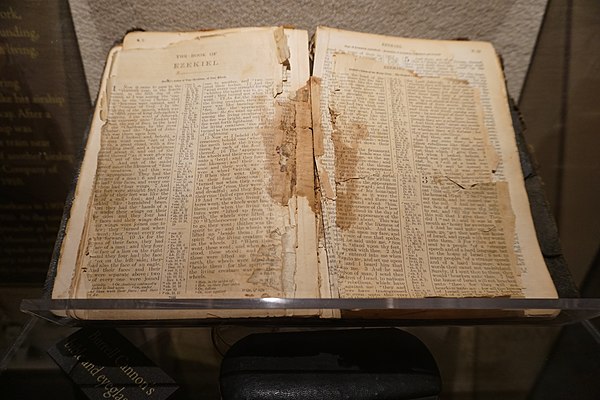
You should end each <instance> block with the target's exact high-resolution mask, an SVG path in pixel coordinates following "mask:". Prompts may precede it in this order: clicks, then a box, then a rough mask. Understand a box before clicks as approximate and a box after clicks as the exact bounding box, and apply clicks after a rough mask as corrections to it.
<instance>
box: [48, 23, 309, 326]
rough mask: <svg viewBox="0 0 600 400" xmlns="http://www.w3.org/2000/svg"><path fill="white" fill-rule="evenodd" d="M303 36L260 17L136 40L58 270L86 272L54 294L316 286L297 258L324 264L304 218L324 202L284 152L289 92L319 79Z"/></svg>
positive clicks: (119, 73)
mask: <svg viewBox="0 0 600 400" xmlns="http://www.w3.org/2000/svg"><path fill="white" fill-rule="evenodd" d="M306 36H307V35H306V32H303V31H293V30H291V31H287V32H286V34H284V31H283V29H281V28H251V29H239V30H227V31H215V32H211V33H200V34H198V33H189V34H148V35H145V34H143V33H135V34H132V35H130V36H128V37H127V38H126V39H125V41H124V47H123V49H117V50H115V51H114V56H113V59H112V63H111V64H109V65H110V66H109V68H108V70H109V72H107V74H106V75H105V80H104V83H103V88H105V90H104V91H103V92H101V95H100V98H99V102H98V109H97V111H96V112H97V114H96V117H97V119H95V122H94V123H95V125H94V128H93V129H92V131H91V133H90V141H89V143H88V149H89V148H90V147H93V149H91V150H90V149H89V150H90V152H89V157H88V156H86V160H87V159H88V158H91V160H89V161H88V163H87V164H85V166H87V167H86V168H87V169H86V170H84V171H82V176H83V175H84V174H86V175H87V174H91V175H94V174H95V181H94V187H93V188H91V187H89V186H90V185H88V186H86V188H85V190H86V193H85V194H83V195H82V196H81V197H82V198H84V199H87V201H88V202H89V205H88V207H87V208H88V209H89V210H90V211H89V213H88V214H87V216H85V215H84V211H83V207H79V208H77V210H76V211H77V214H76V215H74V214H72V216H71V220H70V226H69V227H68V229H67V237H68V240H66V241H65V243H71V242H73V243H75V242H77V241H78V237H77V235H81V230H82V229H83V236H79V238H81V241H80V244H79V247H78V248H77V249H75V248H74V246H73V245H70V246H68V248H66V247H63V252H62V256H61V261H60V266H59V276H60V280H59V281H60V282H68V281H69V277H68V275H64V274H62V273H61V271H73V270H75V269H77V270H78V273H77V274H76V279H75V280H74V281H73V283H72V284H71V285H70V287H69V289H68V290H65V289H66V288H65V285H64V283H63V284H61V285H60V286H56V287H55V290H54V293H53V296H54V297H56V298H65V297H83V298H85V297H87V298H111V297H119V298H144V297H146V298H188V297H200V298H206V297H216V298H230V297H238V298H243V297H249V298H250V297H317V296H318V291H317V289H316V283H315V282H314V276H315V275H314V274H315V272H314V271H310V270H302V271H300V270H299V269H298V267H299V266H306V265H313V267H312V268H314V269H315V270H316V263H312V259H311V257H313V256H312V254H316V249H314V248H313V249H311V248H310V247H311V245H312V244H311V243H312V242H313V241H314V239H311V240H312V241H311V240H309V239H308V232H309V231H310V229H311V228H310V226H304V225H302V226H301V227H300V225H301V224H304V223H309V224H310V223H312V225H313V228H312V229H313V231H314V230H315V229H316V228H315V227H314V213H313V214H312V215H313V217H312V218H311V217H310V215H308V216H307V215H306V213H309V214H310V213H311V212H312V207H314V205H312V204H309V201H308V200H307V199H306V198H301V197H298V198H297V197H296V193H295V187H294V183H295V182H294V181H293V180H292V176H293V175H295V174H296V171H295V169H293V170H292V168H295V167H296V165H295V163H292V162H290V163H289V166H288V165H286V162H287V161H288V160H287V159H285V157H284V155H282V153H281V149H282V147H283V144H284V143H283V142H282V141H281V140H283V138H284V137H285V126H284V123H283V122H282V121H284V120H286V118H287V119H290V118H292V119H293V118H295V113H294V112H293V111H294V110H293V109H294V107H295V103H294V102H293V101H292V99H293V98H295V97H296V91H297V90H298V89H300V88H301V87H302V86H303V85H304V84H305V83H306V81H307V79H308V51H307V49H306V46H307V37H306ZM288 39H289V40H288ZM140 43H141V44H140ZM301 43H303V46H302V45H301ZM142 44H143V45H142ZM290 110H291V111H290ZM98 120H100V121H102V122H104V125H103V126H102V127H101V128H100V127H99V125H101V124H102V122H100V121H98ZM294 140H295V137H294ZM90 143H91V144H90ZM85 162H86V161H84V163H85ZM273 162H276V163H278V164H279V165H278V169H277V170H274V169H273V168H272V167H273ZM88 164H89V165H88ZM288 167H289V170H286V168H288ZM310 169H311V170H312V160H311V165H310ZM277 172H280V173H277ZM78 190H79V188H78ZM82 202H85V201H82ZM307 210H308V211H307ZM309 211H310V212H309ZM82 220H85V221H87V224H86V225H85V228H81V227H79V229H77V230H75V229H72V228H71V226H75V225H78V226H79V225H81V221H82ZM298 232H300V233H301V234H300V235H298ZM70 235H71V236H70ZM298 249H299V250H300V251H298ZM308 254H311V255H310V256H309V255H308ZM313 258H316V256H315V257H313ZM305 274H312V276H313V282H312V283H311V284H309V282H308V279H306V277H305ZM296 279H297V282H296ZM192 314H193V313H192ZM266 314H267V313H260V312H259V313H255V314H254V315H266ZM161 315H162V314H161ZM163 316H164V315H163ZM180 316H181V315H180ZM128 317H132V315H128ZM170 317H172V315H170Z"/></svg>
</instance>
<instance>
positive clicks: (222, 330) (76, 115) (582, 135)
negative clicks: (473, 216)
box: [0, 0, 600, 399]
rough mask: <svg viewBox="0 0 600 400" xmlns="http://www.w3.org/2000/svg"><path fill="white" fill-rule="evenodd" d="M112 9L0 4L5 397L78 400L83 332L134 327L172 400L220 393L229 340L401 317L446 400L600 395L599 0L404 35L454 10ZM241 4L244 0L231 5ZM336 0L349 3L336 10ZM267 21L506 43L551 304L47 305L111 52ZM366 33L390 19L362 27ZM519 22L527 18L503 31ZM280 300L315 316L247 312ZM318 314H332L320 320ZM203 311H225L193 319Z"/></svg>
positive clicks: (500, 12)
mask: <svg viewBox="0 0 600 400" xmlns="http://www.w3.org/2000/svg"><path fill="white" fill-rule="evenodd" d="M112 3H114V2H111V1H104V2H101V4H98V5H96V4H92V2H89V1H81V2H79V1H66V0H65V1H57V2H51V3H46V2H43V1H35V0H30V1H26V2H18V1H8V2H7V3H6V4H3V5H2V6H0V40H1V43H0V45H1V46H0V49H2V52H0V61H1V64H0V67H1V68H2V71H3V74H2V77H0V164H1V166H0V235H1V238H2V240H1V242H2V243H1V244H0V247H2V252H1V253H0V254H1V257H2V258H1V259H0V276H1V278H0V284H1V285H2V286H1V287H0V307H1V314H0V321H1V322H2V323H1V325H0V326H1V327H2V330H1V331H2V338H1V339H2V341H1V343H2V344H1V346H0V350H1V351H2V360H1V361H0V385H1V386H2V388H3V398H11V399H12V398H30V397H31V398H33V397H42V396H49V397H53V395H54V396H56V394H58V393H60V395H61V397H62V398H84V395H83V394H82V392H81V390H80V388H78V387H77V386H76V385H75V384H74V383H73V382H72V381H71V380H70V378H69V377H68V376H67V374H65V373H64V372H63V371H61V369H60V368H59V366H58V365H57V364H56V363H55V362H54V361H53V360H52V358H51V357H50V356H49V355H48V354H47V351H48V349H50V348H51V347H52V346H54V345H55V344H56V343H57V342H59V341H61V340H63V339H65V338H67V337H68V336H69V335H71V334H73V333H75V332H77V330H78V329H80V328H84V329H109V330H115V331H117V332H119V333H120V334H121V335H123V336H124V337H125V338H126V339H127V340H128V341H130V342H131V343H132V344H133V345H134V346H135V347H137V348H138V349H139V350H140V351H141V352H142V353H143V354H144V355H145V356H147V357H148V358H149V359H150V360H151V361H152V362H153V363H154V364H156V365H157V366H158V367H159V368H160V369H162V370H163V371H164V372H165V373H166V374H167V375H169V376H170V377H171V378H172V379H173V380H174V381H175V382H176V384H177V385H178V386H179V389H178V390H177V391H176V392H175V393H174V394H173V396H172V397H171V398H182V399H183V398H198V397H201V398H211V399H218V398H220V396H221V394H220V389H219V371H220V367H221V363H222V360H223V358H224V356H225V354H226V352H227V350H228V349H229V348H231V347H232V346H233V345H234V344H235V343H237V342H239V341H240V340H241V339H243V338H245V337H248V335H250V334H253V333H277V332H314V331H323V330H347V329H351V330H360V329H376V328H381V327H399V328H400V329H402V330H404V331H406V332H409V333H411V334H412V335H414V336H415V337H417V338H418V339H420V340H421V341H422V342H423V343H424V344H425V345H426V346H427V348H428V349H429V351H430V352H431V354H432V355H433V357H434V359H435V361H436V362H437V365H438V368H439V372H440V376H441V382H442V391H441V393H440V396H439V398H443V399H474V398H479V397H482V398H494V399H501V398H511V399H518V398H532V399H537V398H543V399H549V398H557V399H558V398H573V399H593V398H598V395H599V394H600V384H599V383H598V379H597V376H598V373H599V372H600V363H599V360H600V358H599V357H598V355H599V351H600V330H599V329H600V325H599V321H600V318H598V317H600V256H599V255H598V253H597V252H598V243H599V241H598V239H599V238H600V231H599V230H598V226H600V224H598V222H600V221H598V219H599V218H600V214H599V213H598V212H597V210H596V204H597V202H596V200H597V199H598V196H599V195H600V194H599V193H597V192H598V187H600V186H599V185H597V184H595V183H596V182H598V161H597V157H596V155H595V154H593V156H592V155H591V154H590V152H592V153H593V152H595V149H597V146H594V145H591V144H590V143H591V142H589V141H590V140H595V141H596V142H597V140H598V139H597V138H595V137H594V138H592V137H591V136H593V135H590V134H589V132H591V131H595V128H596V127H597V126H598V124H599V123H600V120H598V113H597V111H596V110H597V109H598V108H597V107H600V104H598V99H597V96H596V93H597V92H598V90H600V84H599V80H598V78H597V76H596V74H595V71H594V70H593V68H589V65H597V62H598V59H600V54H599V53H598V51H596V50H595V48H594V49H592V48H591V47H590V46H588V45H587V43H588V42H589V41H590V40H593V38H595V37H597V36H598V34H599V32H598V30H599V28H598V27H600V20H598V17H597V16H598V15H600V13H598V12H597V11H600V10H599V9H598V8H599V7H598V5H597V4H595V3H594V2H592V1H582V2H578V3H575V2H565V3H562V2H558V1H554V0H550V1H548V2H547V3H546V2H544V1H542V2H536V3H535V4H529V5H526V4H525V3H526V2H524V1H520V0H517V1H514V2H511V4H510V5H494V2H488V3H486V4H487V6H486V7H488V8H489V10H486V11H485V12H481V11H482V10H480V9H479V8H478V7H476V6H475V2H466V3H465V5H461V6H458V5H456V6H455V8H452V7H450V9H449V10H448V17H447V19H444V21H445V22H446V23H445V24H442V26H441V27H440V26H437V27H435V26H434V25H436V24H431V23H424V24H419V23H416V22H414V21H413V22H410V23H407V26H410V27H412V28H414V30H413V31H408V29H409V28H401V27H398V25H399V24H400V23H399V22H398V21H396V20H395V19H394V21H390V20H389V18H387V17H386V15H392V14H393V13H391V14H390V11H393V12H394V13H398V15H402V16H403V17H406V18H408V20H411V18H412V19H413V20H415V18H416V17H418V16H419V15H420V14H421V13H425V14H426V15H432V17H431V18H432V21H433V20H435V19H436V18H439V11H440V10H442V9H445V7H449V6H447V5H446V6H443V5H438V6H431V7H430V9H424V8H423V7H422V6H417V5H415V4H409V3H410V2H403V3H406V4H403V6H404V7H405V10H404V11H403V12H401V11H400V9H399V8H398V7H399V6H397V5H394V4H392V2H389V3H388V2H386V3H385V5H384V4H378V5H377V6H373V7H374V9H373V10H372V11H371V12H370V13H364V14H365V16H364V17H363V18H359V17H358V15H359V14H361V12H358V11H360V9H361V7H364V5H360V4H354V3H353V4H352V7H350V6H345V5H344V6H342V3H343V2H332V5H325V4H323V3H318V4H316V3H315V4H312V5H310V7H309V8H307V6H305V5H291V4H288V6H289V7H290V9H294V12H297V13H298V14H297V15H296V14H291V13H289V12H283V11H281V10H282V8H283V7H281V5H280V4H279V3H278V2H271V3H273V4H271V5H272V6H273V10H279V11H272V10H271V11H272V12H269V13H263V11H265V10H266V8H265V7H268V6H269V4H265V5H263V6H253V7H251V6H245V7H248V10H245V11H243V12H240V13H239V14H240V15H242V16H244V15H245V16H247V17H248V18H249V19H247V18H242V17H241V16H240V15H238V13H233V12H232V11H231V10H226V9H224V8H223V9H221V8H219V7H220V6H219V7H217V6H215V5H208V4H204V5H203V7H200V8H202V9H203V10H207V9H208V8H209V7H217V8H216V9H215V10H214V11H215V12H214V13H212V14H211V13H205V12H201V11H202V10H200V11H199V10H198V5H196V4H193V5H192V4H188V3H193V2H182V3H181V4H179V5H174V4H171V5H170V6H166V5H159V4H158V2H152V1H150V2H148V3H150V4H152V7H148V8H147V9H142V8H140V7H141V6H140V5H132V6H131V10H120V11H115V10H116V9H117V8H119V7H117V6H116V5H115V4H112ZM230 3H235V2H226V5H229V6H231V4H230ZM267 3H268V2H267ZM368 3H369V2H368ZM471 3H472V4H471ZM236 4H237V3H236ZM186 7H187V10H186ZM261 7H262V8H261ZM317 7H322V8H323V10H321V11H322V12H320V13H319V14H325V11H327V12H329V11H331V12H332V14H331V16H327V17H323V21H321V20H319V21H316V20H315V21H313V20H314V18H312V17H311V15H313V14H314V12H315V8H317ZM336 7H338V8H342V9H343V11H340V12H339V13H338V15H337V17H336V16H335V11H336V10H335V8H336ZM230 8H231V7H230ZM233 8H236V7H233ZM242 8H244V7H242ZM523 8H525V9H527V11H528V12H527V13H525V12H522V11H523ZM190 9H192V10H193V11H191V12H190V11H189V10H190ZM385 10H387V11H385ZM165 13H166V14H168V15H169V18H170V19H169V18H168V19H166V20H160V21H159V20H158V19H157V18H158V17H157V16H158V15H162V14H165ZM257 13H258V14H260V15H262V14H273V15H276V16H277V18H278V19H277V20H276V21H274V20H270V19H267V18H263V17H258V16H257V15H258V14H257ZM403 13H404V14H403ZM478 13H479V15H480V17H481V18H480V19H481V20H480V21H479V23H475V22H473V23H468V22H467V21H468V20H469V19H471V20H475V19H474V18H468V16H473V15H475V14H478ZM200 14H203V15H204V14H210V15H205V16H202V15H200ZM483 14H486V15H485V16H484V15H483ZM291 15H296V16H295V17H291ZM393 15H396V14H393ZM250 17H251V18H250ZM282 18H283V19H282ZM286 18H287V19H286ZM171 19H172V21H171ZM288 20H289V21H288ZM313 22H314V23H313ZM542 22H543V23H542ZM274 23H277V24H278V23H284V24H286V25H287V24H289V23H294V24H296V25H297V26H299V27H301V28H307V29H309V30H311V29H312V30H313V31H314V28H315V26H316V25H317V24H329V25H333V26H341V27H345V28H348V29H356V30H370V31H377V33H382V34H387V35H398V36H423V37H428V38H449V39H453V38H456V37H469V38H470V39H482V40H492V41H494V43H495V44H498V47H499V48H498V50H499V51H500V52H501V53H503V57H504V60H505V63H504V64H505V65H504V67H505V72H506V75H507V80H508V82H507V85H508V88H509V90H510V91H511V92H512V93H513V96H514V97H515V101H516V105H515V104H512V106H513V109H512V112H513V115H512V117H513V124H514V125H515V130H516V132H517V144H518V147H519V152H520V158H521V165H522V168H523V175H524V176H525V177H526V181H525V182H526V188H527V191H528V194H529V199H530V201H531V206H532V215H533V219H534V222H535V224H536V230H537V233H538V238H539V241H540V245H541V248H542V253H543V254H544V256H545V261H546V264H547V265H548V269H549V272H550V275H551V276H552V279H553V281H554V284H555V286H556V289H557V292H558V295H559V296H558V298H528V299H517V298H504V297H497V298H420V299H403V298H344V299H314V298H295V299H291V298H279V297H264V298H245V299H243V298H225V297H224V298H198V299H135V298H131V299H71V300H66V299H62V300H57V299H51V298H50V295H49V293H50V292H51V288H52V284H53V281H52V279H50V280H49V281H48V282H46V283H45V284H44V276H45V275H46V271H47V269H48V265H50V266H51V271H52V268H56V259H54V260H52V257H51V255H52V251H53V246H54V243H55V242H54V239H55V237H56V234H57V232H59V231H60V229H64V225H63V227H62V228H61V226H60V219H61V218H62V212H63V206H64V202H65V201H64V199H65V198H67V195H68V191H69V190H71V188H72V180H73V177H74V175H76V172H75V169H76V165H77V160H78V159H79V158H80V154H79V152H80V147H81V141H82V139H84V138H85V136H86V134H85V132H86V126H87V125H88V124H89V116H90V113H91V112H92V106H91V101H90V98H92V99H93V98H95V97H96V90H97V87H98V84H99V82H98V78H99V77H100V75H101V68H102V66H103V65H104V61H103V60H104V57H105V56H106V52H107V51H108V50H109V48H110V46H111V45H112V44H113V42H114V41H115V40H118V39H119V38H121V37H122V35H123V34H124V33H125V31H127V30H129V29H132V28H139V27H141V28H147V29H149V30H169V29H170V30H191V29H197V28H205V27H210V28H213V27H222V28H226V27H228V26H225V25H224V24H227V25H232V26H233V25H235V26H237V25H244V26H250V25H267V24H268V25H273V24H274ZM378 24H379V25H378ZM373 25H376V26H379V29H375V30H374V29H369V28H368V27H369V26H373ZM511 26H512V27H513V28H514V27H516V28H514V29H509V28H507V27H511ZM444 27H445V28H444ZM538 29H539V32H538ZM509 31H514V32H509ZM114 32H119V34H117V35H116V36H115V35H113V33H114ZM511 34H518V37H520V39H519V40H515V39H514V37H513V36H511ZM557 43H558V45H557ZM589 59H592V60H594V62H589V61H586V60H589ZM99 60H102V61H99ZM550 64H552V65H554V67H553V68H550V67H548V65H550ZM586 66H587V67H586ZM526 71H528V72H527V74H526V73H525V72H526ZM549 82H552V84H549ZM517 105H518V108H517ZM36 116H39V118H38V117H36ZM522 120H524V121H525V127H523V126H522ZM532 144H533V146H531V145H532ZM532 147H533V148H532ZM575 150H577V151H575ZM530 153H533V157H532V156H531V154H530ZM542 181H545V182H547V184H546V185H544V183H542ZM547 199H548V200H549V202H550V203H549V204H548V203H547ZM555 219H556V220H557V222H558V229H557V227H556V225H555V222H554V220H555ZM559 236H560V238H561V240H559ZM60 237H61V236H60V234H59V238H60ZM561 242H562V247H561ZM59 244H60V239H59ZM563 249H564V252H563ZM50 276H52V274H50ZM285 310H288V311H290V310H303V311H304V312H305V313H306V314H307V315H313V316H307V317H286V316H278V317H249V316H245V317H240V316H241V315H244V314H245V313H249V314H251V313H252V312H254V313H256V312H257V311H259V312H261V313H262V314H268V313H269V312H273V313H279V314H281V313H284V312H285ZM323 310H326V314H327V313H331V314H333V315H335V316H336V318H319V317H316V316H314V315H317V314H319V313H321V312H323ZM87 311H100V312H102V314H103V315H110V313H111V312H117V311H118V312H123V311H135V312H136V313H138V318H136V319H133V320H131V319H129V320H127V319H117V320H114V319H107V318H100V319H92V320H84V319H78V318H74V317H73V315H76V314H77V313H82V312H87ZM177 312H181V313H184V314H185V313H187V314H188V317H187V318H177V317H168V318H160V319H156V318H155V315H156V314H158V313H167V314H164V315H173V313H177ZM169 313H171V314H169ZM194 313H197V314H198V315H200V314H202V315H206V314H213V315H219V317H210V318H205V317H202V318H200V317H195V316H194V315H195V314H194ZM67 315H70V316H69V317H67ZM144 315H147V316H148V317H147V318H146V317H144ZM364 346H365V347H366V348H368V347H369V346H372V344H370V343H365V344H364ZM55 393H56V394H55ZM5 395H6V397H5Z"/></svg>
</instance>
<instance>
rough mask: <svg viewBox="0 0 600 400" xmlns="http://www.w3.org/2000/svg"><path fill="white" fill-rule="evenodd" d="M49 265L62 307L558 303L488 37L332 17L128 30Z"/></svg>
mask: <svg viewBox="0 0 600 400" xmlns="http://www.w3.org/2000/svg"><path fill="white" fill-rule="evenodd" d="M311 55H312V59H313V65H312V77H311V76H310V72H309V71H310V66H309V63H310V61H309V60H310V59H311ZM57 257H58V267H57V271H56V278H55V280H54V287H53V292H52V297H53V298H56V299H65V298H76V299H79V298H259V297H283V298H338V297H339V298H387V297H394V298H422V297H496V296H498V297H499V296H502V297H519V298H522V297H526V298H531V297H538V298H552V297H556V296H557V295H556V290H555V288H554V285H553V283H552V280H551V279H550V276H549V274H548V271H547V269H546V266H545V264H544V260H543V257H542V255H541V252H540V249H539V246H538V243H537V239H536V235H535V231H534V227H533V223H532V219H531V214H530V211H529V203H528V198H527V194H526V191H525V187H524V183H523V176H522V173H521V168H520V164H519V157H518V153H517V148H516V144H515V137H514V131H513V128H512V124H511V119H510V114H509V109H508V105H507V95H506V90H505V85H504V77H503V73H502V70H501V66H500V64H499V61H498V58H497V55H496V53H495V51H494V49H493V47H492V46H491V45H490V44H489V43H482V42H468V41H433V40H417V39H402V38H396V37H386V36H378V35H371V34H364V33H355V32H348V31H341V30H337V29H330V28H318V29H317V33H316V40H315V45H314V49H313V51H312V53H311V52H310V51H309V41H308V35H307V32H306V31H302V30H293V29H289V30H288V29H285V30H284V29H283V28H247V29H230V30H222V31H209V32H190V33H152V32H134V33H130V34H128V35H127V36H126V37H125V39H124V41H123V43H122V45H120V46H117V47H115V48H113V49H112V51H111V52H110V54H109V56H108V62H107V66H106V69H105V72H104V76H103V79H102V84H101V88H100V93H99V96H98V101H97V104H96V110H95V113H94V117H93V122H92V126H91V129H90V132H89V137H88V140H87V144H86V147H85V156H84V159H83V162H82V165H81V171H80V174H79V178H78V182H77V186H76V191H75V196H74V199H73V202H72V205H71V208H70V211H69V215H68V220H67V225H66V229H65V232H64V238H63V239H62V243H61V246H60V253H59V254H58V256H57ZM282 313H285V315H291V314H294V313H292V312H289V311H288V312H287V313H286V312H283V311H282ZM301 313H302V312H301V311H298V310H297V311H295V314H296V315H297V314H301ZM101 314H102V313H96V314H94V313H91V312H88V313H85V315H79V314H78V315H77V316H78V317H80V318H94V317H107V315H101ZM246 314H247V315H249V316H250V315H255V316H256V315H258V316H265V315H274V313H273V311H269V312H267V311H263V312H261V311H254V312H250V313H246ZM332 314H335V313H324V315H325V316H331V315H332ZM188 315H196V316H197V314H194V313H190V314H185V315H184V314H178V315H177V317H181V316H183V317H185V316H188ZM136 316H138V315H137V314H136V313H135V312H129V313H125V312H123V313H114V312H112V313H110V316H109V317H110V318H135V317H136ZM173 316H174V315H173V314H168V313H167V314H154V317H156V318H170V317H173Z"/></svg>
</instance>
